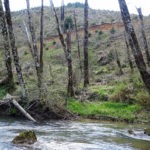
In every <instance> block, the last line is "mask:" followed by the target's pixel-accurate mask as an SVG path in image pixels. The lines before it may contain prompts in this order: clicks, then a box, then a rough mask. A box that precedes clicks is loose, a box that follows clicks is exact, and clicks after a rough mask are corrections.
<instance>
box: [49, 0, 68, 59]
mask: <svg viewBox="0 0 150 150" xmlns="http://www.w3.org/2000/svg"><path fill="white" fill-rule="evenodd" d="M50 5H51V8H52V11H53V14H54V17H55V19H56V25H57V31H58V36H59V40H60V42H61V45H62V46H63V50H64V53H65V57H66V59H67V50H66V49H67V47H66V43H65V40H64V36H63V33H62V30H61V26H60V23H59V19H58V16H57V13H56V9H55V7H54V4H53V1H52V0H50Z"/></svg>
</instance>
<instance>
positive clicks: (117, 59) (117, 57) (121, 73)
mask: <svg viewBox="0 0 150 150" xmlns="http://www.w3.org/2000/svg"><path fill="white" fill-rule="evenodd" d="M115 56H116V62H117V65H118V68H119V71H120V75H123V71H122V66H121V62H120V59H119V55H118V52H117V50H116V49H115Z"/></svg>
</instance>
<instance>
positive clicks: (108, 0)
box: [10, 0, 150, 15]
mask: <svg viewBox="0 0 150 150" xmlns="http://www.w3.org/2000/svg"><path fill="white" fill-rule="evenodd" d="M53 1H54V4H55V6H60V5H61V0H53ZM64 1H65V4H67V3H69V2H82V3H83V2H84V0H64ZM126 1H127V4H128V7H129V10H130V12H131V13H136V9H135V7H139V6H141V7H142V10H143V14H144V15H149V14H150V0H126ZM30 3H31V6H32V7H36V6H40V3H41V0H30ZM44 3H45V5H49V0H44ZM10 5H11V10H13V11H15V10H20V9H25V8H26V0H10ZM89 5H90V7H91V8H94V9H106V10H119V5H118V0H89Z"/></svg>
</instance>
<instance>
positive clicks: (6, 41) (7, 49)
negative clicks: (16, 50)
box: [0, 0, 13, 85]
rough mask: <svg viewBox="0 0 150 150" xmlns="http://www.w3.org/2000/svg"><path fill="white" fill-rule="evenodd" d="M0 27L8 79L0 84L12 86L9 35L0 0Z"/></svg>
mask: <svg viewBox="0 0 150 150" xmlns="http://www.w3.org/2000/svg"><path fill="white" fill-rule="evenodd" d="M0 27H1V29H2V35H3V42H4V48H5V64H6V68H7V75H8V77H7V78H5V79H4V80H3V81H2V82H1V83H0V84H1V85H3V84H7V83H8V84H12V83H13V72H12V66H11V63H12V60H11V55H10V46H9V35H8V30H7V25H6V18H5V14H4V10H3V5H2V1H1V0H0Z"/></svg>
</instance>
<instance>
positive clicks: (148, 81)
mask: <svg viewBox="0 0 150 150" xmlns="http://www.w3.org/2000/svg"><path fill="white" fill-rule="evenodd" d="M118 2H119V5H120V10H121V15H122V20H123V22H124V26H125V30H126V32H127V34H128V39H129V44H130V46H131V49H132V51H133V54H134V58H135V62H136V65H137V67H138V70H139V72H140V74H141V77H142V80H143V82H144V84H145V86H146V88H147V90H148V92H149V93H150V74H149V73H148V71H147V69H146V64H145V62H144V59H143V55H142V52H141V48H140V46H139V43H138V40H137V37H136V34H135V31H134V28H133V25H132V23H131V18H130V14H129V11H128V7H127V4H126V1H125V0H118Z"/></svg>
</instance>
